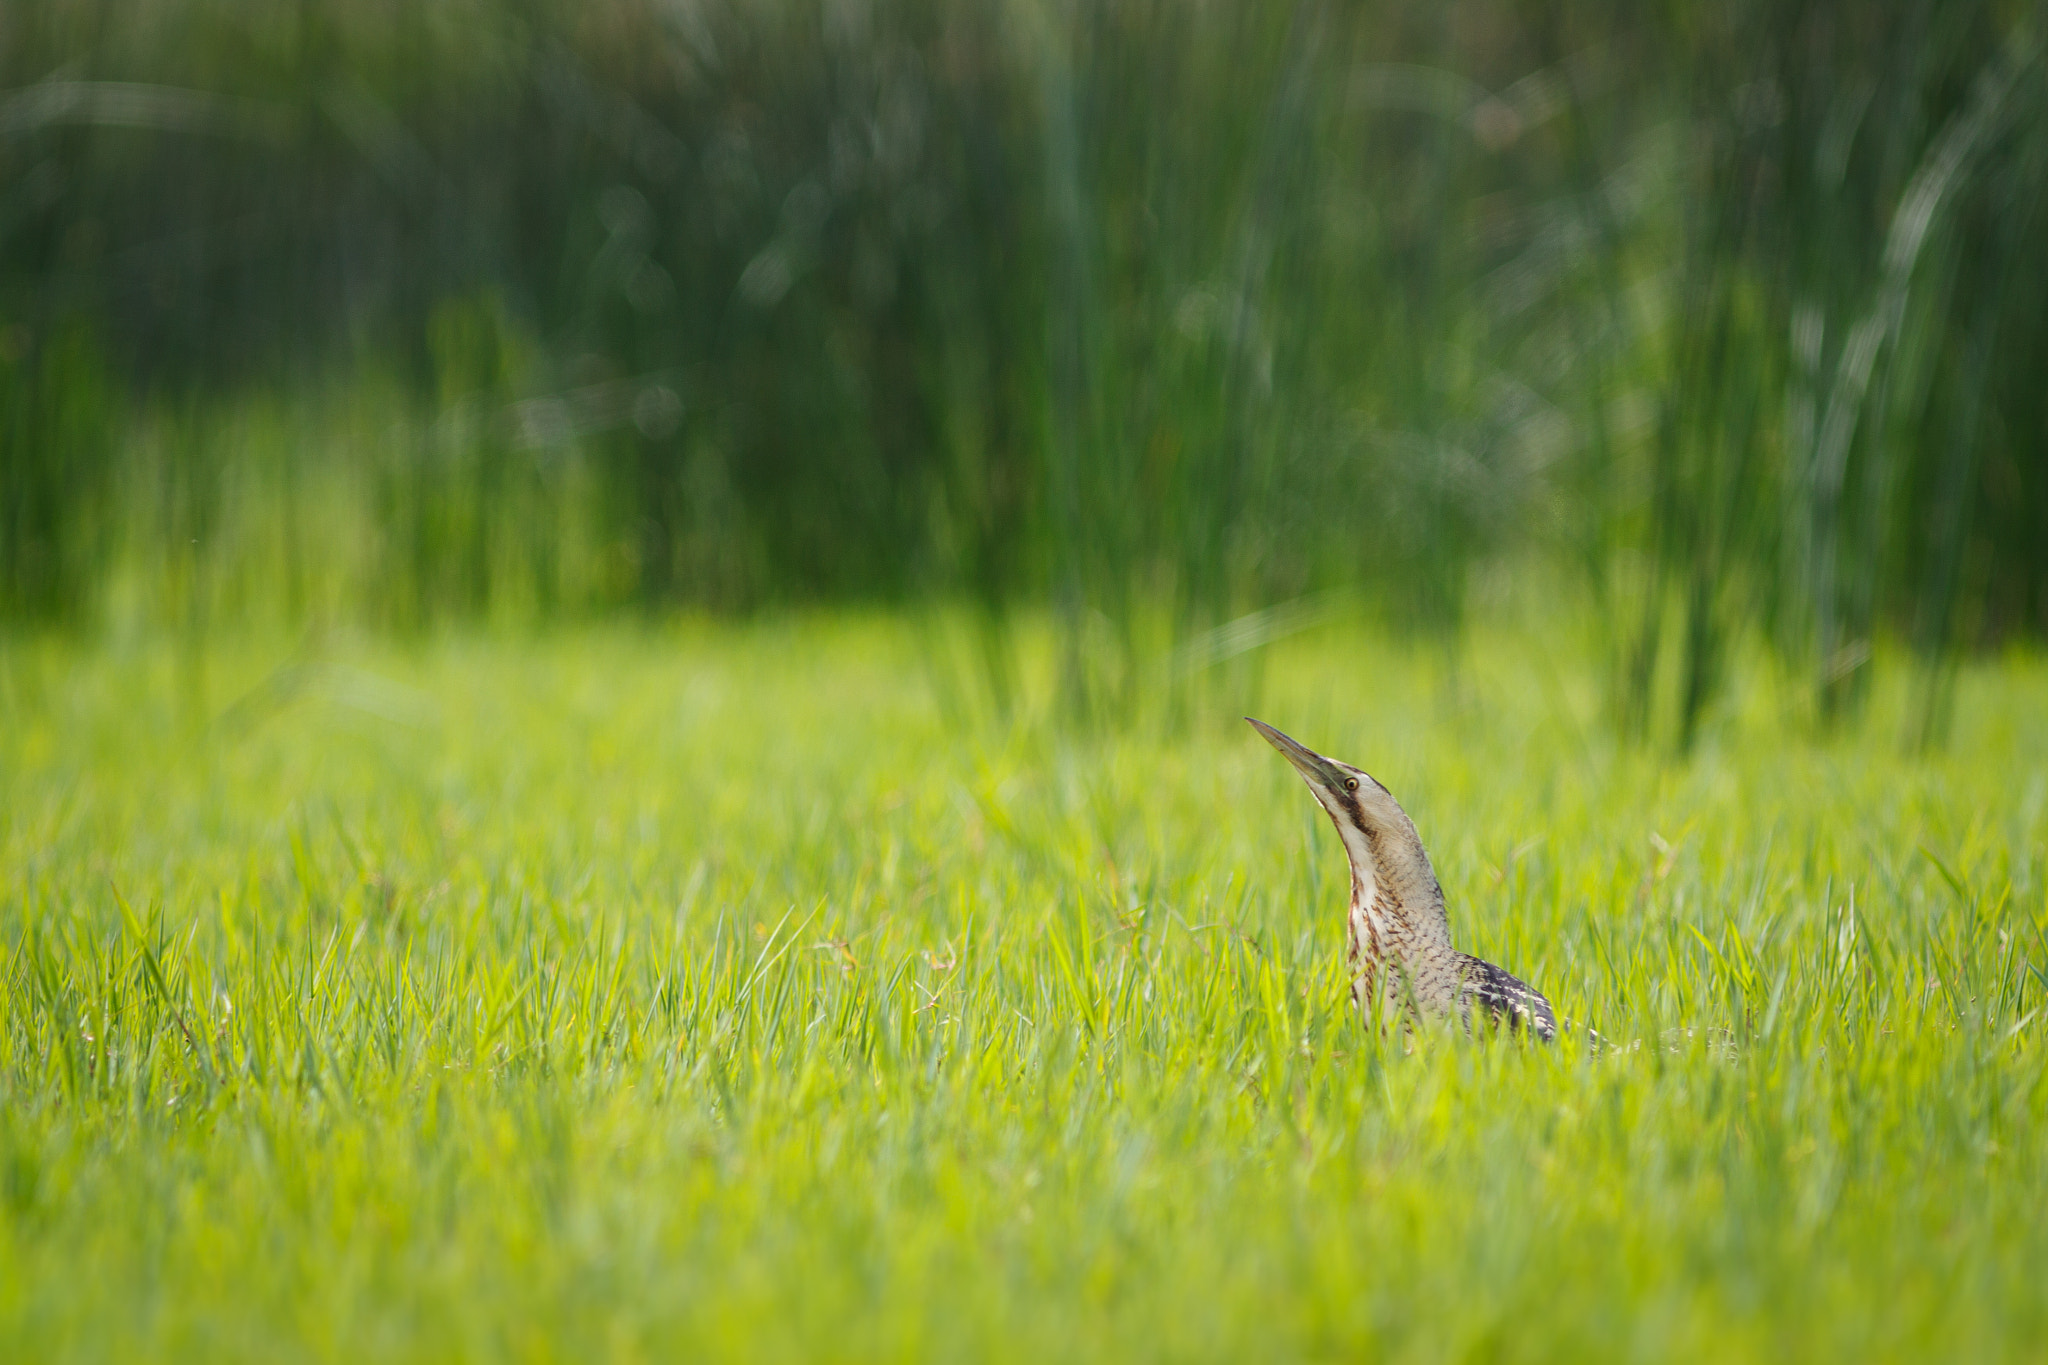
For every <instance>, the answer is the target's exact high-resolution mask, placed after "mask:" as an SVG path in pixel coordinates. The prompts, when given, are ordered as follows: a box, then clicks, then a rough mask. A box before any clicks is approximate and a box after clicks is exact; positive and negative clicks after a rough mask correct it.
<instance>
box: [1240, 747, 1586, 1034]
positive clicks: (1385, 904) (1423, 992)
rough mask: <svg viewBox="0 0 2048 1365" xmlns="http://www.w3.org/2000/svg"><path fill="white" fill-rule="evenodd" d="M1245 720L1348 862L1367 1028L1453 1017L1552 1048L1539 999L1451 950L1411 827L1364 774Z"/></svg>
mask: <svg viewBox="0 0 2048 1365" xmlns="http://www.w3.org/2000/svg"><path fill="white" fill-rule="evenodd" d="M1245 719H1246V720H1247V721H1250V722H1251V725H1252V728H1253V729H1255V730H1257V731H1258V732H1259V733H1260V734H1261V735H1263V736H1265V739H1266V742H1267V743H1269V744H1271V745H1272V746H1273V747H1274V748H1275V749H1278V750H1279V751H1280V753H1281V755H1282V756H1283V757H1285V758H1286V760H1287V761H1288V762H1289V763H1291V764H1293V765H1294V770H1295V771H1296V772H1298V773H1300V774H1301V777H1302V780H1303V781H1304V782H1306V783H1308V789H1309V791H1310V792H1311V793H1313V794H1314V796H1315V798H1316V800H1317V802H1318V803H1320V804H1321V806H1322V808H1323V810H1324V811H1325V812H1326V813H1327V814H1328V815H1329V817H1330V823H1332V824H1334V825H1335V826H1336V827H1337V834H1338V837H1340V838H1341V839H1342V840H1343V841H1344V853H1345V856H1346V857H1348V858H1349V859H1350V860H1351V911H1350V915H1349V916H1348V918H1347V921H1346V923H1347V927H1348V929H1349V931H1350V939H1351V944H1350V964H1351V999H1352V1003H1353V1004H1354V1005H1356V1006H1357V1007H1358V1009H1359V1011H1360V1012H1361V1013H1362V1014H1363V1015H1364V1016H1365V1018H1366V1021H1367V1022H1368V1023H1371V1022H1372V1021H1373V1019H1374V1018H1375V1016H1377V1018H1378V1019H1380V1020H1382V1021H1392V1020H1394V1019H1397V1018H1405V1019H1406V1020H1408V1021H1409V1022H1410V1023H1417V1022H1421V1021H1424V1020H1428V1019H1435V1018H1444V1017H1446V1016H1454V1017H1456V1018H1457V1020H1458V1021H1459V1022H1460V1023H1461V1024H1462V1025H1463V1026H1464V1027H1465V1029H1466V1030H1467V1031H1468V1032H1469V1031H1470V1030H1471V1029H1472V1028H1473V1026H1474V1024H1475V1023H1478V1022H1482V1021H1483V1022H1485V1023H1487V1024H1490V1025H1492V1026H1493V1027H1495V1028H1499V1027H1500V1026H1502V1025H1505V1026H1506V1027H1507V1028H1508V1029H1509V1030H1510V1031H1517V1030H1525V1031H1527V1032H1528V1033H1529V1034H1531V1035H1533V1036H1534V1037H1537V1038H1540V1039H1542V1040H1543V1041H1544V1042H1549V1041H1550V1040H1552V1039H1553V1038H1555V1037H1556V1036H1557V1015H1556V1013H1555V1012H1554V1011H1552V1009H1551V1008H1550V1002H1549V1001H1548V1000H1546V999H1544V997H1543V993H1542V992H1541V991H1538V990H1537V989H1536V988H1535V987H1533V986H1531V985H1529V984H1528V983H1527V982H1526V981H1523V980H1521V979H1520V978H1519V977H1516V976H1515V975H1513V974H1512V973H1510V972H1508V971H1506V970H1505V969H1503V968H1500V967H1496V966H1494V965H1493V964H1492V963H1491V962H1487V961H1485V960H1484V959H1482V958H1477V957H1474V956H1473V955H1472V954H1470V953H1461V952H1459V951H1458V950H1457V949H1455V948H1453V947H1452V946H1451V921H1450V917H1449V916H1448V915H1446V914H1445V913H1444V889H1443V887H1442V885H1441V884H1440V883H1438V881H1437V879H1436V871H1435V869H1434V868H1432V867H1431V866H1430V864H1429V853H1428V852H1427V851H1426V850H1425V849H1424V848H1423V847H1422V836H1421V835H1419V834H1417V833H1416V831H1415V822H1414V821H1413V820H1411V819H1409V818H1408V812H1406V811H1404V810H1402V809H1401V803H1400V802H1398V801H1396V800H1395V799H1394V794H1393V793H1392V792H1390V791H1388V790H1387V789H1386V788H1385V787H1384V786H1382V785H1380V783H1379V782H1378V781H1377V780H1375V779H1374V778H1373V776H1372V775H1371V774H1370V773H1367V772H1365V771H1364V770H1362V769H1359V768H1354V767H1352V766H1351V765H1350V764H1349V763H1340V762H1338V761H1337V760H1336V759H1334V758H1327V757H1325V756H1324V755H1322V754H1319V753H1317V752H1316V751H1315V750H1313V749H1311V748H1309V747H1308V746H1307V745H1305V744H1302V743H1300V742H1299V741H1297V740H1294V739H1291V738H1289V737H1288V736H1287V735H1284V734H1282V733H1281V732H1280V731H1278V730H1276V729H1274V728H1273V727H1272V726H1270V725H1268V724H1266V723H1265V722H1264V721H1262V720H1252V718H1251V717H1250V716H1246V717H1245Z"/></svg>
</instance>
